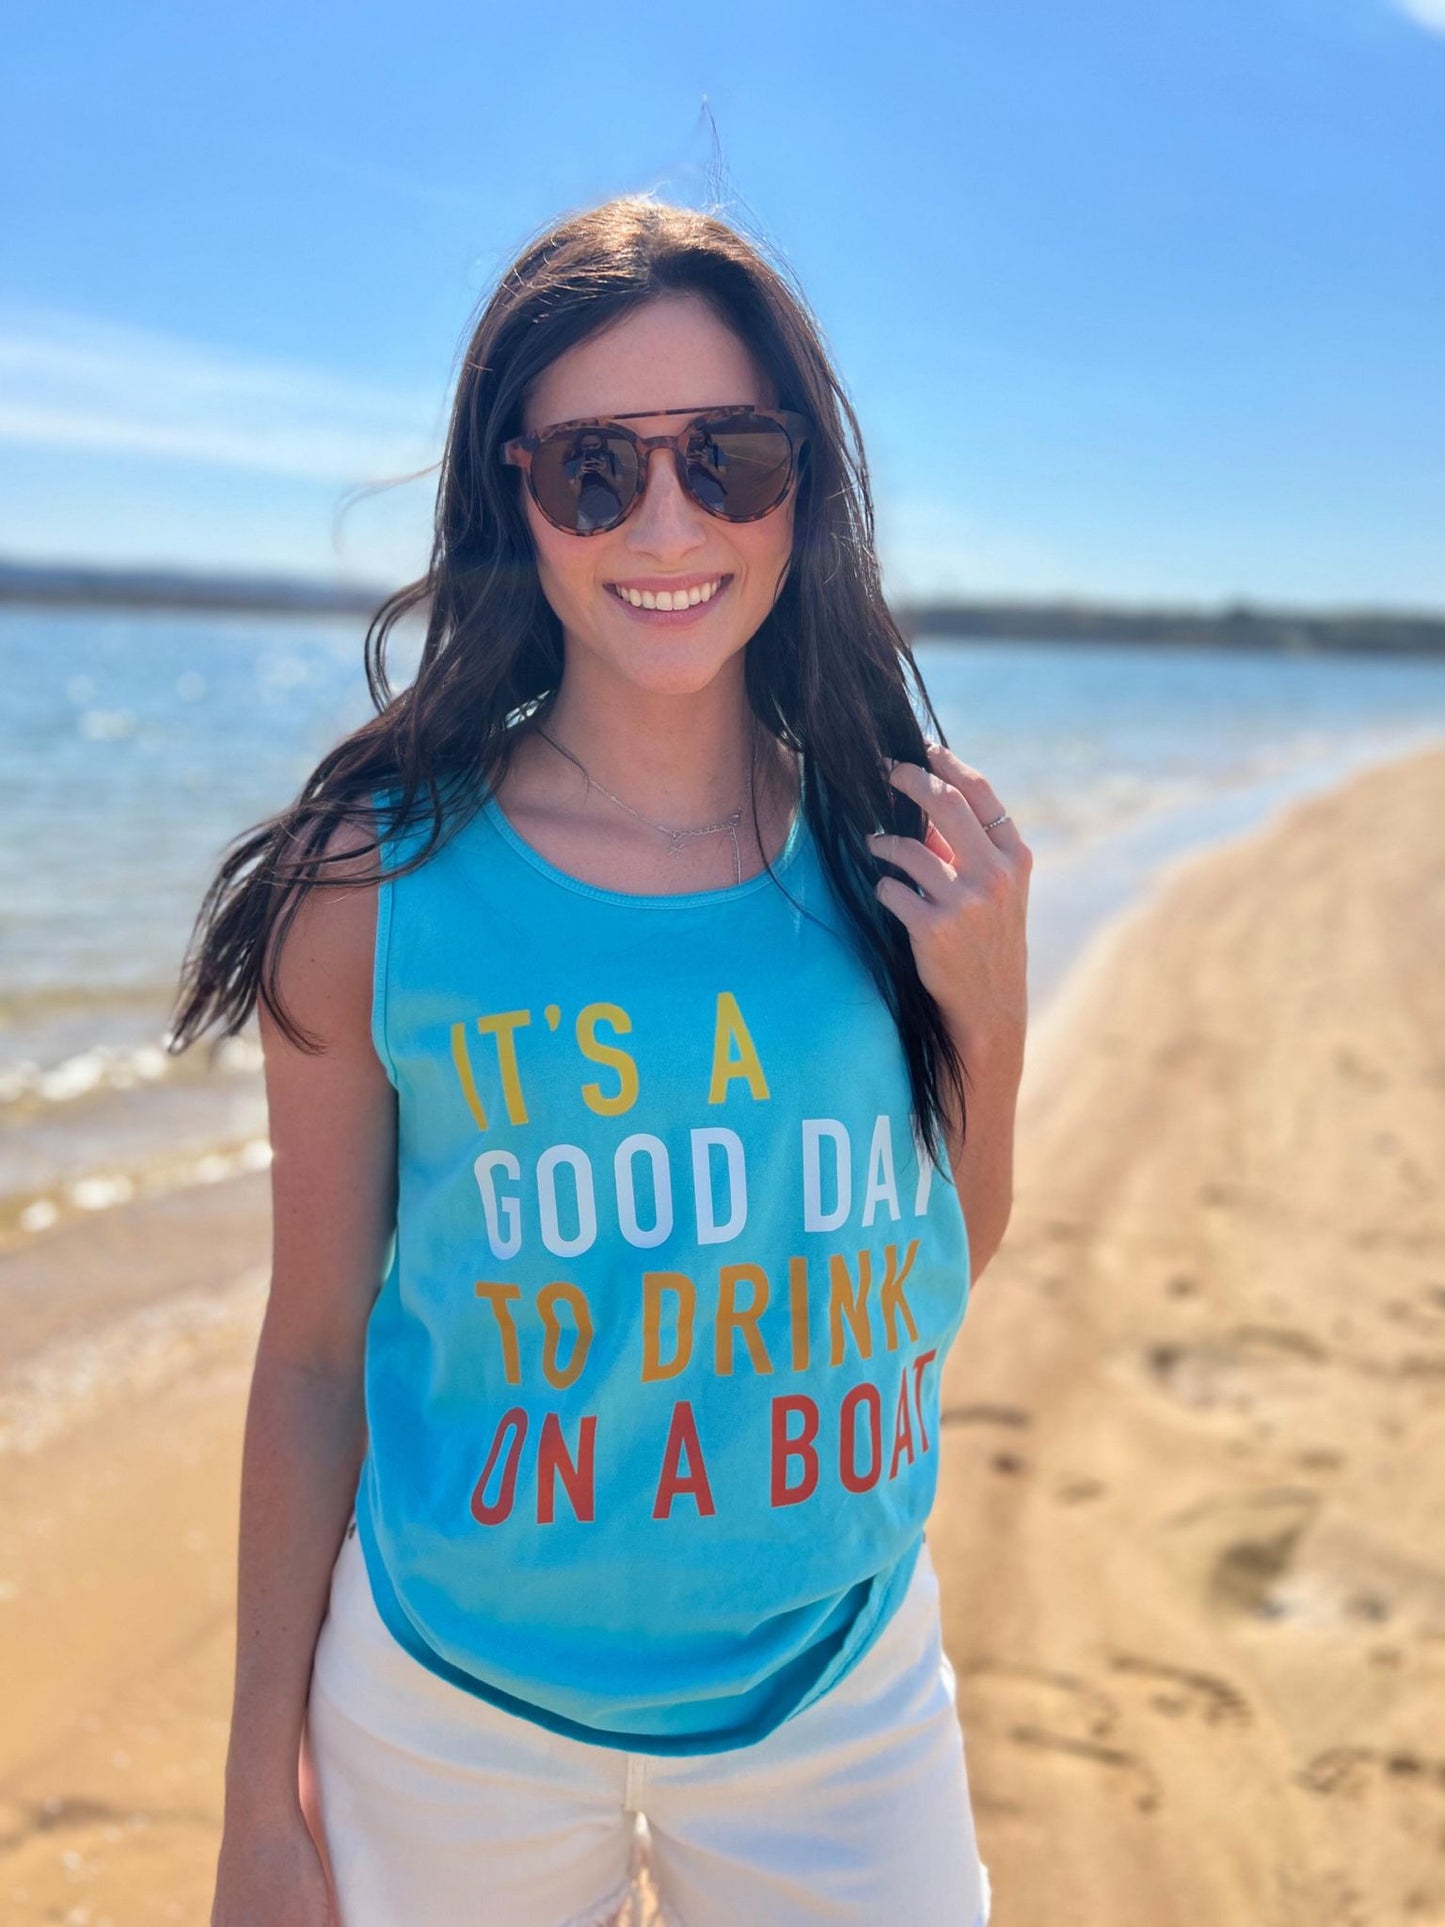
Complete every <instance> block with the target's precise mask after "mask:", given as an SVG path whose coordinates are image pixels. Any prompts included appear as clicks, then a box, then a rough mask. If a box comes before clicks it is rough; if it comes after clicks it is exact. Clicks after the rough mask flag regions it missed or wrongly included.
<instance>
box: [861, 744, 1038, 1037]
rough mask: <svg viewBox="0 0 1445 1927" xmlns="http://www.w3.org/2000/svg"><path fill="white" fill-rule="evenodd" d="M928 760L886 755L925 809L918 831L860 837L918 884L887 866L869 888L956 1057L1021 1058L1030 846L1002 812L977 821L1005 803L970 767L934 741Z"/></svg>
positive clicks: (902, 785) (897, 780) (895, 778)
mask: <svg viewBox="0 0 1445 1927" xmlns="http://www.w3.org/2000/svg"><path fill="white" fill-rule="evenodd" d="M928 761H929V768H928V769H924V768H922V767H921V766H920V765H919V764H917V763H894V764H893V766H892V767H891V768H890V770H889V772H888V775H889V780H890V782H892V783H894V784H896V785H897V787H898V788H899V789H901V790H902V791H903V792H904V794H905V795H906V796H909V797H911V798H912V799H913V801H914V802H915V803H917V804H918V806H919V808H920V809H921V810H922V811H923V812H924V815H925V816H926V817H927V818H928V819H929V824H928V834H927V836H926V837H925V839H924V840H923V841H922V842H921V843H920V842H919V840H918V839H917V837H912V836H896V835H893V834H892V833H891V832H888V831H881V830H880V831H874V832H873V834H872V835H870V837H869V839H868V842H869V845H870V847H871V848H872V850H873V853H874V855H875V856H878V857H882V858H885V859H886V860H887V861H888V862H889V863H894V864H896V865H897V866H898V868H899V869H900V870H903V871H906V872H907V874H908V875H909V876H911V877H912V878H913V879H914V881H915V882H916V883H918V884H919V885H920V886H921V888H922V890H923V893H924V894H923V895H922V896H918V895H915V893H914V892H913V891H912V890H910V889H909V887H908V885H907V884H906V883H904V882H903V881H902V880H901V879H900V878H898V877H890V876H885V877H880V878H879V880H878V884H877V894H878V897H879V900H880V901H881V902H882V903H883V904H884V905H885V906H886V907H887V908H888V909H890V910H892V911H893V912H894V914H895V915H896V916H897V917H898V918H899V919H900V921H901V922H902V923H903V924H904V925H905V926H906V927H907V930H908V934H909V938H910V940H911V942H912V945H913V955H914V958H915V960H916V962H917V965H918V974H919V977H920V978H921V979H922V981H923V984H924V987H925V988H926V989H927V990H928V991H929V992H930V993H931V994H932V996H933V997H934V999H935V1001H936V1002H937V1003H938V1005H939V1007H940V1009H941V1010H942V1011H943V1014H944V1017H945V1018H946V1019H947V1021H948V1026H949V1030H950V1032H951V1033H952V1036H953V1039H954V1042H955V1043H956V1044H957V1046H958V1048H959V1051H960V1054H961V1055H962V1056H963V1057H964V1058H965V1060H967V1059H968V1058H969V1056H970V1055H972V1056H974V1057H975V1058H997V1057H999V1056H1000V1055H1001V1054H1008V1053H1016V1054H1017V1056H1018V1059H1019V1061H1020V1062H1021V1061H1022V1052H1023V1044H1024V1033H1025V1030H1026V1028H1027V1025H1028V968H1027V965H1028V944H1027V936H1026V928H1025V926H1026V921H1027V915H1028V901H1029V877H1030V874H1031V872H1032V870H1033V853H1032V852H1031V851H1030V849H1029V847H1028V845H1027V844H1026V843H1025V842H1024V840H1023V838H1022V836H1020V834H1019V832H1018V829H1017V827H1016V825H1015V824H1014V821H1013V819H1012V818H1011V817H1010V818H1009V819H1008V820H1007V821H1006V822H1003V823H1000V824H999V825H998V826H997V828H995V829H992V830H985V829H984V827H983V826H984V824H985V823H991V822H992V821H993V819H994V818H995V817H996V816H1001V815H1002V814H1003V809H1004V806H1003V804H1002V803H1001V802H1000V801H999V799H998V797H997V796H996V795H995V794H994V792H993V790H992V788H991V787H990V785H989V783H988V781H987V779H986V778H985V777H984V776H982V775H981V774H980V773H979V771H978V770H976V769H973V768H971V767H970V766H969V765H968V764H967V763H963V762H960V761H959V759H958V757H957V756H955V755H954V753H953V751H952V750H951V749H945V748H943V747H942V746H941V745H940V744H937V743H930V744H929V746H928Z"/></svg>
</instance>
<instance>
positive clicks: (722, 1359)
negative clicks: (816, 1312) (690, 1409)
mask: <svg viewBox="0 0 1445 1927" xmlns="http://www.w3.org/2000/svg"><path fill="white" fill-rule="evenodd" d="M744 1279H746V1280H747V1281H748V1283H749V1284H751V1286H752V1288H753V1292H752V1299H751V1302H750V1303H749V1304H748V1305H747V1306H746V1307H745V1309H744V1310H742V1311H739V1310H738V1308H737V1303H736V1300H737V1288H738V1285H739V1284H740V1283H741V1282H742V1281H743V1280H744ZM767 1302H768V1274H767V1273H766V1272H765V1271H764V1270H763V1268H762V1266H761V1265H724V1266H723V1267H722V1270H721V1271H720V1272H719V1274H718V1300H717V1331H716V1334H715V1354H714V1356H715V1364H716V1369H717V1375H718V1377H719V1378H729V1377H731V1375H732V1369H733V1341H734V1338H735V1336H736V1334H737V1333H738V1332H739V1331H741V1332H742V1335H743V1342H744V1344H746V1346H747V1348H748V1357H749V1359H751V1361H752V1367H753V1370H754V1371H755V1372H770V1371H771V1370H772V1369H773V1361H772V1360H771V1359H770V1358H769V1357H768V1348H767V1346H766V1345H765V1344H764V1343H763V1335H762V1333H761V1332H760V1331H759V1330H758V1319H759V1318H760V1317H761V1316H762V1313H763V1310H764V1308H765V1307H766V1305H767Z"/></svg>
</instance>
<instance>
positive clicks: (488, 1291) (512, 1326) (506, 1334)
mask: <svg viewBox="0 0 1445 1927" xmlns="http://www.w3.org/2000/svg"><path fill="white" fill-rule="evenodd" d="M521 1295H522V1287H521V1286H520V1285H494V1284H488V1283H484V1282H483V1281H482V1280H481V1279H480V1278H479V1279H478V1280H477V1296H478V1298H485V1299H486V1301H487V1303H488V1304H489V1305H490V1306H491V1308H492V1315H493V1317H494V1318H495V1319H496V1321H497V1330H498V1331H499V1332H500V1333H501V1336H502V1370H503V1371H504V1372H505V1373H506V1375H507V1383H508V1384H509V1385H520V1384H521V1382H522V1354H521V1350H520V1348H519V1346H518V1344H517V1321H516V1320H515V1319H514V1318H513V1316H512V1313H511V1310H510V1301H511V1300H512V1299H513V1298H520V1297H521Z"/></svg>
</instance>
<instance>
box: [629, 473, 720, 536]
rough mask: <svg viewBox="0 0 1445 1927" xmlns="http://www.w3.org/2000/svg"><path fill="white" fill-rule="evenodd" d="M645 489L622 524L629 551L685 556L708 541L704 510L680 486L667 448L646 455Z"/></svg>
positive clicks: (707, 519)
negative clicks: (631, 549)
mask: <svg viewBox="0 0 1445 1927" xmlns="http://www.w3.org/2000/svg"><path fill="white" fill-rule="evenodd" d="M645 479H646V487H645V488H644V489H643V491H642V499H641V500H640V501H639V502H638V504H637V507H636V508H635V509H634V510H633V511H632V513H631V515H629V516H628V518H627V520H626V522H625V523H624V524H623V528H622V533H623V534H624V535H625V536H626V537H627V543H628V547H629V548H633V549H637V550H639V551H641V552H644V553H646V554H650V555H661V554H666V555H685V554H687V553H688V552H689V551H690V550H692V549H696V548H699V547H701V546H702V545H703V544H704V543H705V542H706V541H707V539H708V529H707V523H708V521H709V519H710V518H709V516H708V514H707V511H706V509H704V508H702V507H701V506H700V505H699V504H698V503H697V502H695V501H694V500H693V498H692V496H691V495H689V494H688V492H687V490H686V489H685V488H684V487H683V485H682V480H681V477H680V476H679V475H678V472H677V462H676V459H675V457H674V455H673V452H672V450H671V449H670V448H652V449H649V450H648V451H647V469H646V474H645Z"/></svg>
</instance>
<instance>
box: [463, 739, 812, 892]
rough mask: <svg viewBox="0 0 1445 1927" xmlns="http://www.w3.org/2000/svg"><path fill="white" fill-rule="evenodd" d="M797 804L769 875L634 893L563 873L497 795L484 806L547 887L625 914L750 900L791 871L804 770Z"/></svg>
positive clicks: (798, 840) (801, 823) (801, 827)
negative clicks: (528, 837) (699, 887)
mask: <svg viewBox="0 0 1445 1927" xmlns="http://www.w3.org/2000/svg"><path fill="white" fill-rule="evenodd" d="M799 782H800V787H799V794H798V801H797V803H796V805H795V806H794V809H793V820H792V822H791V823H790V824H789V826H788V834H787V836H786V837H785V838H784V839H783V847H782V848H781V850H779V852H778V854H777V856H776V857H774V859H773V866H772V870H771V872H769V871H768V870H759V872H758V873H757V875H756V876H752V877H746V878H745V879H744V880H743V881H742V882H741V883H725V884H723V885H721V886H720V887H719V888H717V889H714V890H681V891H678V890H673V891H663V892H661V893H659V892H657V891H638V890H608V889H604V888H603V887H602V885H601V884H597V883H587V882H585V881H584V880H583V879H582V878H581V877H574V876H573V875H571V873H570V872H569V871H567V870H561V869H559V868H558V867H557V865H556V864H555V863H551V862H549V861H548V860H547V858H546V857H544V856H543V855H542V852H541V851H540V850H538V849H535V848H534V847H533V846H532V844H530V843H529V842H528V841H527V840H526V838H525V837H524V836H523V835H522V834H521V832H520V831H519V830H518V829H517V828H516V826H515V825H514V824H513V823H512V821H511V819H510V818H509V817H508V815H507V813H506V811H505V810H504V809H503V808H502V806H501V804H500V803H499V802H498V801H497V798H496V794H495V792H493V793H489V794H488V796H487V799H486V802H485V803H484V804H483V806H482V807H483V814H484V815H485V816H486V818H487V820H488V821H489V822H490V823H491V825H492V827H493V828H494V829H495V830H496V832H497V834H498V835H499V836H500V837H501V838H502V839H503V841H504V842H506V843H508V844H510V845H511V847H512V848H513V849H514V850H515V851H516V853H517V855H518V856H519V857H521V858H522V860H523V862H525V863H528V864H530V865H531V867H532V868H533V869H534V870H535V871H537V873H538V875H539V876H543V877H545V878H546V879H547V880H548V882H549V883H555V884H557V885H558V886H559V887H560V888H561V889H563V890H572V891H575V892H576V894H577V895H578V896H583V897H592V898H593V899H594V900H595V901H597V902H599V903H614V904H618V905H621V906H622V907H623V908H624V909H628V910H707V909H713V908H721V907H723V906H724V905H726V904H730V903H736V902H737V900H738V899H739V898H740V897H746V896H750V895H751V894H752V893H753V891H755V890H760V889H762V887H763V885H764V884H766V883H771V882H772V881H773V879H774V878H775V877H779V876H781V875H782V874H783V872H784V871H785V870H787V869H788V868H790V866H791V865H792V863H793V861H794V859H795V858H796V856H797V854H798V851H799V849H800V848H801V846H802V843H803V838H804V834H805V831H806V828H807V810H806V808H805V798H806V795H807V788H808V777H807V769H806V766H803V767H802V768H801V769H800V778H799Z"/></svg>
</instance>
